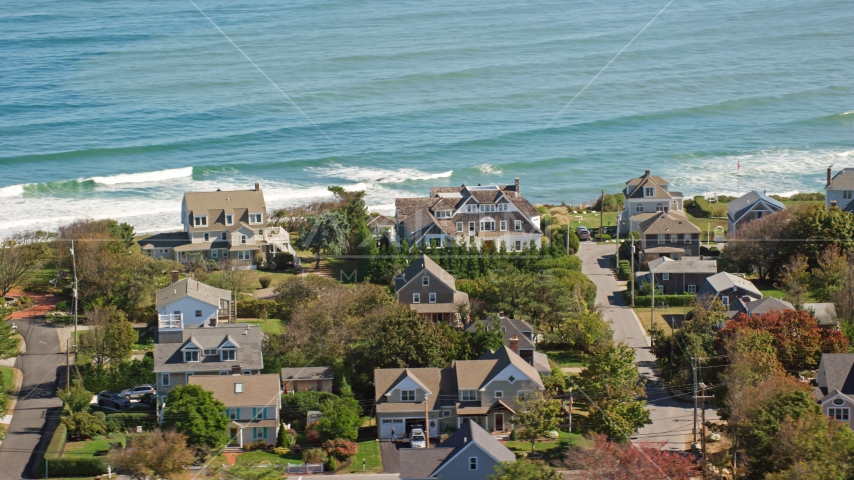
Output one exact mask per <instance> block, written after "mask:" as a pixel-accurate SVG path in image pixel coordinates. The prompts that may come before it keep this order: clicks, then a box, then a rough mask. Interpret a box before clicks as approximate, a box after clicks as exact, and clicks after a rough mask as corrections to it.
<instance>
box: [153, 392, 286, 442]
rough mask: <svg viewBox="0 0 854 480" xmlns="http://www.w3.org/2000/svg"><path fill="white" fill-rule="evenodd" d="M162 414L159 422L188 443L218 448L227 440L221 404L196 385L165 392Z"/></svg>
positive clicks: (224, 416)
mask: <svg viewBox="0 0 854 480" xmlns="http://www.w3.org/2000/svg"><path fill="white" fill-rule="evenodd" d="M271 400H272V401H274V403H272V405H276V403H275V399H271ZM163 416H164V423H163V425H164V426H165V427H166V428H167V429H173V430H175V431H177V432H179V433H183V434H184V435H186V436H187V439H188V443H190V444H191V445H196V446H208V447H211V448H218V447H222V446H223V445H225V444H226V442H228V424H229V419H228V417H227V416H226V414H225V404H223V403H222V402H220V401H219V400H217V399H216V398H214V396H213V393H211V392H209V391H207V390H205V389H203V388H202V387H200V386H199V385H178V386H176V387H175V388H173V389H172V391H170V392H169V395H167V396H166V407H165V408H164V414H163Z"/></svg>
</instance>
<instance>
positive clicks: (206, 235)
mask: <svg viewBox="0 0 854 480" xmlns="http://www.w3.org/2000/svg"><path fill="white" fill-rule="evenodd" d="M202 238H203V239H204V241H205V242H209V241H211V234H210V233H207V232H205V233H204V235H202Z"/></svg>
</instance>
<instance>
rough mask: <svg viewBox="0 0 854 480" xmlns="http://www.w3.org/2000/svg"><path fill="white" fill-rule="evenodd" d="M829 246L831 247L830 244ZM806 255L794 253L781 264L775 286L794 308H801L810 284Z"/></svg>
mask: <svg viewBox="0 0 854 480" xmlns="http://www.w3.org/2000/svg"><path fill="white" fill-rule="evenodd" d="M831 247H833V246H832V245H831ZM808 268H809V264H808V263H807V257H805V256H804V255H801V254H796V255H795V256H793V257H792V258H790V259H789V261H788V262H786V263H785V264H784V265H783V268H782V269H781V270H780V276H779V279H778V283H777V288H779V289H781V290H783V292H784V293H785V298H786V299H787V300H790V301H791V302H792V304H794V306H795V308H801V307H802V306H803V304H804V298H805V297H806V294H807V291H809V286H810V273H809V270H808Z"/></svg>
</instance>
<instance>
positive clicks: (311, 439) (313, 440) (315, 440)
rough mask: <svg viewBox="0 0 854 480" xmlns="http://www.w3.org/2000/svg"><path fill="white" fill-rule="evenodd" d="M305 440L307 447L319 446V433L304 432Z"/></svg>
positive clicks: (314, 431) (312, 431)
mask: <svg viewBox="0 0 854 480" xmlns="http://www.w3.org/2000/svg"><path fill="white" fill-rule="evenodd" d="M305 440H306V442H308V444H309V445H319V444H320V432H318V431H317V430H306V431H305Z"/></svg>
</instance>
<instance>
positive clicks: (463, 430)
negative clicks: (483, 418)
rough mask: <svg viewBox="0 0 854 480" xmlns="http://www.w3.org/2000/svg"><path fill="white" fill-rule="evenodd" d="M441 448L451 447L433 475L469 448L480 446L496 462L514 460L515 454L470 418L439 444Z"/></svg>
mask: <svg viewBox="0 0 854 480" xmlns="http://www.w3.org/2000/svg"><path fill="white" fill-rule="evenodd" d="M439 447H441V448H452V449H453V450H452V451H451V453H450V454H449V455H448V456H447V457H446V458H445V461H444V462H442V464H441V465H439V467H438V468H437V469H436V470H435V471H434V472H433V475H435V474H436V473H438V472H439V471H440V470H441V469H442V468H443V467H444V466H445V465H447V464H448V463H450V462H451V461H452V460H453V459H454V457H456V456H457V455H458V454H460V453H461V452H462V451H463V450H467V449H469V448H474V447H477V448H480V449H481V450H483V452H484V453H486V454H487V455H489V456H490V457H492V458H493V459H494V460H495V461H496V463H499V462H515V461H516V455H515V454H514V453H513V452H511V451H510V449H509V448H507V447H505V446H504V445H502V444H501V442H499V441H498V440H496V439H495V437H493V436H492V435H490V434H489V432H487V431H486V430H484V429H483V427H481V426H480V425H478V424H477V423H476V422H472V421H471V420H469V421H466V422H465V423H463V424H462V425H461V426H460V428H459V429H458V430H457V431H456V432H454V433H453V434H451V436H450V437H448V438H447V439H446V440H445V441H444V442H442V443H440V444H439Z"/></svg>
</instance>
